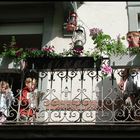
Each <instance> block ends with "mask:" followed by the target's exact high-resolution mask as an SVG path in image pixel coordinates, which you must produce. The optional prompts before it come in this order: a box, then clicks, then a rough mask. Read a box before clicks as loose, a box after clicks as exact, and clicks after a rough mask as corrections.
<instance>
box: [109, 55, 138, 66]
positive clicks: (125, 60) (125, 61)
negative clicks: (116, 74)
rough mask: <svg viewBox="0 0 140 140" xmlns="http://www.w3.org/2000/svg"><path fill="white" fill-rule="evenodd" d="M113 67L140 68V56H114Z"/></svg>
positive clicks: (112, 57)
mask: <svg viewBox="0 0 140 140" xmlns="http://www.w3.org/2000/svg"><path fill="white" fill-rule="evenodd" d="M110 66H111V67H140V54H135V55H134V54H133V55H132V54H126V55H119V56H117V55H112V56H111V57H110Z"/></svg>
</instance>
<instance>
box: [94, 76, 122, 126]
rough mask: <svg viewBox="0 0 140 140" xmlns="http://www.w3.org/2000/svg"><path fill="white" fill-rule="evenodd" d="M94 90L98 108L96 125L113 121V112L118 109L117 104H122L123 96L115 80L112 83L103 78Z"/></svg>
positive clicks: (109, 79) (108, 79)
mask: <svg viewBox="0 0 140 140" xmlns="http://www.w3.org/2000/svg"><path fill="white" fill-rule="evenodd" d="M96 89H97V97H98V106H99V107H98V110H97V112H96V121H97V122H96V123H97V124H98V123H103V122H112V121H114V118H115V114H116V113H115V112H116V111H117V108H119V107H120V106H119V105H118V103H120V101H121V103H123V95H122V93H121V91H120V90H119V87H118V85H117V82H116V80H113V81H112V79H111V77H107V78H104V79H103V80H102V81H100V82H99V83H98V84H97V87H96ZM118 99H119V100H118ZM115 101H119V102H115Z"/></svg>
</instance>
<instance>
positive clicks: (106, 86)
mask: <svg viewBox="0 0 140 140" xmlns="http://www.w3.org/2000/svg"><path fill="white" fill-rule="evenodd" d="M112 60H113V59H112ZM116 61H117V60H116ZM116 61H115V60H113V62H112V61H111V62H110V60H109V59H108V58H101V59H99V60H97V61H94V59H93V58H92V57H66V58H62V57H58V58H49V57H48V58H47V57H46V58H29V59H27V61H26V65H27V66H26V69H25V70H24V71H22V70H20V69H19V68H18V67H16V68H13V69H14V70H15V73H14V74H13V69H12V70H11V71H10V69H9V68H8V69H9V71H8V75H7V72H6V71H5V72H4V71H3V69H2V72H1V73H0V74H1V76H3V78H4V79H5V77H6V79H8V80H9V81H10V83H11V85H12V89H13V91H14V96H15V101H14V102H12V105H11V107H10V110H9V111H10V112H9V116H8V118H7V121H5V122H3V123H2V124H1V127H0V130H1V132H3V134H2V135H1V137H4V136H5V135H6V134H7V133H8V136H9V137H10V138H15V136H16V138H20V137H21V136H22V133H23V131H24V132H25V133H26V136H22V138H24V137H25V138H27V136H28V137H29V138H31V137H32V138H37V137H40V138H49V137H51V138H52V137H53V138H55V137H60V138H61V137H63V138H64V137H65V138H66V137H99V138H101V137H111V136H112V137H118V133H119V136H120V137H121V136H123V137H128V136H129V137H131V136H132V134H134V133H135V132H134V131H132V129H133V130H134V129H135V131H136V132H138V131H139V120H140V117H139V109H140V108H139V104H133V106H132V107H130V106H127V105H126V104H125V103H124V99H123V98H124V97H123V94H122V93H121V91H120V90H119V88H118V85H117V82H118V81H117V79H119V78H120V77H121V76H122V75H121V72H122V69H124V68H125V65H122V66H121V67H120V66H118V65H116V64H117V62H116ZM109 62H110V64H111V65H114V63H115V66H114V67H113V66H112V68H113V72H112V74H111V75H110V76H108V77H106V78H103V77H102V75H101V69H100V68H101V64H103V63H109ZM123 62H124V61H123ZM128 67H129V66H127V68H128ZM130 67H133V68H135V67H136V65H134V66H133V65H131V66H130ZM16 71H17V73H16ZM28 76H31V77H36V78H37V79H38V87H37V88H38V93H37V97H38V100H37V101H38V102H37V104H36V105H37V107H38V111H37V112H36V111H35V112H34V113H35V114H36V117H35V118H32V119H31V120H32V121H31V122H30V121H21V118H20V115H19V108H20V106H21V104H20V102H19V100H18V99H19V95H20V94H21V92H20V91H21V89H22V88H23V85H24V79H25V78H26V77H28ZM17 81H18V82H17ZM126 126H127V128H126ZM7 130H8V132H7ZM123 130H124V131H125V132H127V133H128V135H127V136H126V135H125V134H126V133H124V132H123ZM103 131H104V132H105V133H104V134H102V132H103ZM16 132H18V134H16ZM93 132H94V133H93ZM130 132H131V135H129V134H130ZM110 134H111V135H110ZM136 136H138V134H136Z"/></svg>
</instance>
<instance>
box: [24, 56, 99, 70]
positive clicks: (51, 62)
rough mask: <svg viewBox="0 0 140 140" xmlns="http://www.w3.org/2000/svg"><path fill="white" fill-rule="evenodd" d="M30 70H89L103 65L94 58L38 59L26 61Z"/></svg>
mask: <svg viewBox="0 0 140 140" xmlns="http://www.w3.org/2000/svg"><path fill="white" fill-rule="evenodd" d="M26 63H27V67H26V68H28V69H32V68H34V69H87V68H94V67H95V63H96V65H97V66H98V67H100V65H101V59H98V60H97V61H94V59H93V57H52V58H51V57H38V58H28V59H27V60H26Z"/></svg>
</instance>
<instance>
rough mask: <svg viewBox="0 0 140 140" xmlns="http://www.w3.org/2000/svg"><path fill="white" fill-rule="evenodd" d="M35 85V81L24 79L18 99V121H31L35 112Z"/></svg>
mask: <svg viewBox="0 0 140 140" xmlns="http://www.w3.org/2000/svg"><path fill="white" fill-rule="evenodd" d="M36 85H37V81H36V79H34V78H33V79H32V78H30V77H29V78H26V80H25V87H24V88H23V89H22V93H21V97H20V101H21V104H20V119H21V120H22V121H28V120H31V119H33V117H34V114H35V112H36V107H37V105H36V94H37V91H36Z"/></svg>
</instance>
